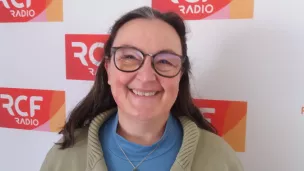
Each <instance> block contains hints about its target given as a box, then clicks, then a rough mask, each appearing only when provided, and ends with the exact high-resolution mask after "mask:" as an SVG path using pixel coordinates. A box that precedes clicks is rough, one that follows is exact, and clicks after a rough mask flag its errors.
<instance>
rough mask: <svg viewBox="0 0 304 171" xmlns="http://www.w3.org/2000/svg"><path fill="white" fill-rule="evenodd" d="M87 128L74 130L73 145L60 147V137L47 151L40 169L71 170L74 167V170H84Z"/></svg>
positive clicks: (47, 170)
mask: <svg viewBox="0 0 304 171" xmlns="http://www.w3.org/2000/svg"><path fill="white" fill-rule="evenodd" d="M87 134H88V129H87V128H81V129H79V130H77V131H75V143H74V145H73V146H71V147H68V148H65V149H60V145H59V144H58V143H61V142H62V141H63V139H62V138H61V139H60V140H59V141H58V142H57V143H56V144H54V145H53V146H52V147H51V148H50V149H49V151H48V152H47V154H46V156H45V159H44V160H43V163H42V165H41V168H40V171H61V170H71V167H73V168H74V167H75V169H76V170H75V171H78V170H85V166H86V163H84V162H85V161H86V154H87V137H88V136H87Z"/></svg>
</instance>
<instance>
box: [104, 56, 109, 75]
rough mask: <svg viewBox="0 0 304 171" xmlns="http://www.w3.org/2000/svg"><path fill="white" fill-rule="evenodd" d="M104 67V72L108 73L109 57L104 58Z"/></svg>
mask: <svg viewBox="0 0 304 171" xmlns="http://www.w3.org/2000/svg"><path fill="white" fill-rule="evenodd" d="M104 61H105V62H104V67H105V69H106V71H107V72H108V67H109V57H107V56H105V57H104Z"/></svg>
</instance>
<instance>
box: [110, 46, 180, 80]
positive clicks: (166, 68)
mask: <svg viewBox="0 0 304 171" xmlns="http://www.w3.org/2000/svg"><path fill="white" fill-rule="evenodd" d="M111 53H112V54H111V55H112V56H114V64H115V67H116V68H117V69H118V70H120V71H123V72H134V71H137V70H138V69H140V68H141V67H142V65H143V64H144V61H145V59H146V56H151V57H152V68H153V69H154V70H155V72H156V73H158V74H159V75H161V76H163V77H168V78H172V77H175V76H177V75H178V74H179V72H180V71H181V68H182V64H183V62H184V59H185V58H184V57H182V56H180V55H177V54H175V53H173V52H171V51H160V52H158V53H156V54H145V53H144V52H142V51H141V50H139V49H137V48H135V47H129V46H122V47H112V49H111Z"/></svg>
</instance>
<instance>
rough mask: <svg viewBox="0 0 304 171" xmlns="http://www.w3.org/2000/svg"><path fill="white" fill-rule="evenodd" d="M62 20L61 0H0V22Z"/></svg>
mask: <svg viewBox="0 0 304 171" xmlns="http://www.w3.org/2000/svg"><path fill="white" fill-rule="evenodd" d="M62 20H63V1H62V0H21V1H20V0H19V1H16V0H1V1H0V22H3V23H8V22H51V21H62Z"/></svg>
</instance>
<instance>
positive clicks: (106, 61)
mask: <svg viewBox="0 0 304 171" xmlns="http://www.w3.org/2000/svg"><path fill="white" fill-rule="evenodd" d="M104 60H105V62H104V67H105V70H106V72H107V75H108V84H109V85H111V84H110V82H111V81H110V79H111V77H110V74H109V63H110V58H109V57H107V56H105V59H104Z"/></svg>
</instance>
